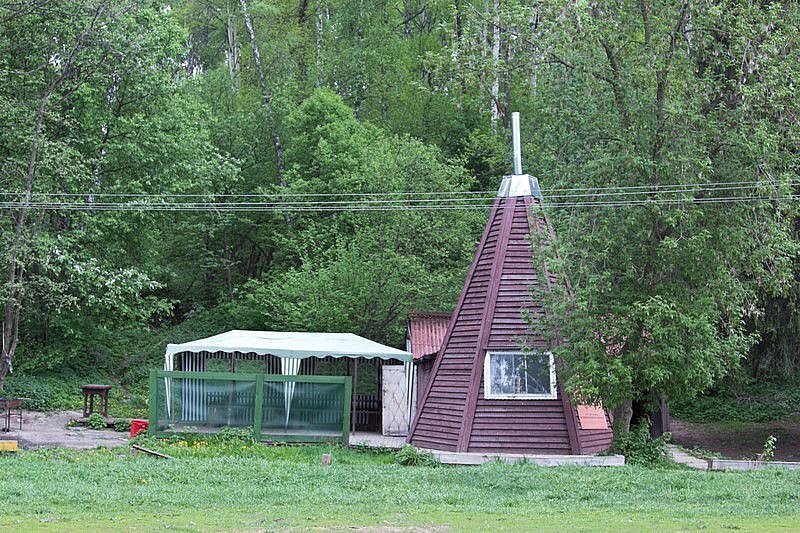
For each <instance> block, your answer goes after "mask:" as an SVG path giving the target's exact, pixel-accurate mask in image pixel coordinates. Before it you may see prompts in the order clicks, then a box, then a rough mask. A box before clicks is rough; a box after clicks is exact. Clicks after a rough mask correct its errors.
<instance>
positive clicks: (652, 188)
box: [0, 180, 800, 199]
mask: <svg viewBox="0 0 800 533" xmlns="http://www.w3.org/2000/svg"><path fill="white" fill-rule="evenodd" d="M793 183H800V180H798V181H795V180H790V181H780V180H756V181H754V180H748V181H731V182H705V183H702V182H697V183H674V184H664V185H620V186H604V187H572V188H552V189H542V190H543V192H544V193H545V195H546V196H548V197H551V198H553V197H568V196H569V197H572V196H592V195H597V196H600V195H614V194H638V193H642V194H644V193H657V192H679V191H678V190H683V189H687V188H692V190H696V189H695V188H701V189H706V190H724V189H733V188H734V186H743V187H741V188H747V187H748V186H751V187H759V186H768V185H776V184H777V185H781V184H793ZM587 191H593V192H587ZM608 191H614V192H608ZM619 191H623V192H619ZM629 191H632V192H629ZM557 192H577V193H585V194H582V195H581V194H575V195H557V194H553V193H557ZM494 194H495V191H406V192H391V191H386V192H361V193H290V192H276V193H242V194H235V193H203V194H197V193H193V194H190V193H185V194H184V193H104V192H91V191H87V192H82V193H60V192H42V193H36V192H35V193H32V196H34V197H64V198H86V197H89V196H93V197H98V198H102V197H108V198H159V199H160V198H303V197H313V198H337V197H342V198H353V197H392V196H404V197H415V196H450V197H459V196H465V197H476V196H478V195H484V196H490V197H493V195H494ZM0 196H24V192H20V191H17V192H8V191H6V192H0Z"/></svg>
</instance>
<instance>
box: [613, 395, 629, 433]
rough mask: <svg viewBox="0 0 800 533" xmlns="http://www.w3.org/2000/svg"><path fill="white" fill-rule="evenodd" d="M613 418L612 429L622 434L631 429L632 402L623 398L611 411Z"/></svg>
mask: <svg viewBox="0 0 800 533" xmlns="http://www.w3.org/2000/svg"><path fill="white" fill-rule="evenodd" d="M611 414H612V417H613V418H614V431H615V432H619V433H620V434H622V435H625V434H627V433H628V432H629V431H630V430H631V418H633V402H632V401H631V400H623V401H622V402H621V403H620V404H619V405H618V406H617V407H616V408H615V409H614V411H613V412H612V413H611Z"/></svg>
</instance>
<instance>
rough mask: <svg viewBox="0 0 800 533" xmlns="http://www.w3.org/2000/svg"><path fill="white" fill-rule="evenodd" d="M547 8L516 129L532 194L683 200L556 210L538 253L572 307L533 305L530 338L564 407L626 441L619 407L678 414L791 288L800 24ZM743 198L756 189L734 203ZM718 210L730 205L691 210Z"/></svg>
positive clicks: (708, 8)
mask: <svg viewBox="0 0 800 533" xmlns="http://www.w3.org/2000/svg"><path fill="white" fill-rule="evenodd" d="M547 7H548V9H547V10H546V11H545V12H544V13H543V15H542V18H543V20H545V21H547V24H546V27H545V28H544V29H543V30H542V31H543V34H542V37H541V40H540V42H539V43H538V46H539V47H540V49H541V55H542V57H544V58H545V60H544V61H543V62H542V66H541V69H540V71H539V76H538V85H537V90H536V94H535V99H534V100H533V101H534V102H535V106H534V109H533V110H532V115H533V117H534V118H533V120H532V122H533V123H535V124H536V125H537V127H536V128H535V129H529V131H530V132H531V137H532V139H533V141H532V143H531V144H532V145H533V147H532V149H531V150H529V152H532V153H533V154H534V160H535V161H536V166H537V168H542V169H547V171H546V172H547V174H546V175H545V176H544V177H543V178H544V179H543V182H544V184H545V187H547V186H549V185H551V184H552V185H553V186H559V185H563V186H568V187H572V188H575V187H608V186H646V187H647V188H648V189H647V190H652V187H653V186H658V185H667V184H682V187H679V188H680V189H681V190H682V192H681V194H679V195H678V197H679V198H681V199H682V200H683V201H682V202H681V203H680V204H679V205H670V204H667V203H659V201H658V200H659V199H662V200H663V199H664V194H663V193H648V194H647V195H642V194H640V195H639V196H633V197H631V196H628V199H630V198H643V199H645V200H650V202H649V203H647V204H646V205H641V206H636V207H627V208H612V207H607V208H577V209H572V210H558V211H553V212H552V213H550V216H551V218H552V219H553V220H554V221H555V225H556V228H557V229H558V230H559V237H558V239H556V240H554V241H552V242H546V240H540V241H539V242H537V243H536V246H535V249H538V250H543V257H542V262H543V264H545V265H546V266H547V268H549V269H551V270H557V271H559V272H563V273H565V274H566V275H568V277H569V278H570V279H571V280H572V282H573V283H574V297H573V296H572V295H571V294H570V292H571V291H568V290H567V289H566V288H564V287H561V288H557V289H556V290H555V291H553V292H552V293H549V294H541V295H538V296H540V297H542V298H544V299H546V301H547V303H548V305H547V309H548V312H547V314H546V315H545V316H543V317H534V319H533V321H532V322H533V325H534V326H533V327H534V329H536V330H537V331H539V332H541V333H542V334H547V335H549V336H550V338H551V339H552V340H553V341H554V343H556V344H558V347H556V348H555V350H556V351H557V353H558V354H559V355H560V357H561V359H562V360H563V361H564V362H565V363H566V365H565V368H564V369H563V370H562V372H563V374H564V375H567V376H568V382H569V384H570V388H571V389H572V390H573V392H574V393H575V394H577V395H578V396H579V397H583V398H584V399H586V400H595V401H596V400H602V401H603V402H605V404H606V405H609V406H611V407H614V408H616V409H615V420H616V422H617V423H618V424H619V426H620V428H621V429H622V431H627V429H628V425H629V422H630V417H631V404H632V403H633V402H645V403H646V402H653V401H654V400H655V399H657V398H658V397H659V396H661V395H666V396H679V397H682V398H687V397H691V396H692V395H695V394H697V393H699V392H701V391H703V390H704V389H706V388H707V387H709V386H710V385H711V384H713V383H714V382H715V381H717V380H718V379H719V378H720V377H721V376H723V375H725V374H726V373H727V372H729V371H730V370H731V369H733V368H736V367H737V366H738V365H739V363H740V361H741V360H742V358H743V357H744V356H745V355H746V354H747V351H748V349H749V348H750V347H751V345H752V344H753V342H754V341H755V336H754V335H752V334H750V333H749V332H748V330H747V329H746V325H747V322H746V320H747V319H748V317H752V316H753V315H754V314H756V313H757V312H758V307H757V304H758V295H759V293H761V292H768V293H776V292H780V291H784V290H786V288H787V287H788V286H789V284H790V282H791V279H792V258H793V257H795V256H796V253H797V245H796V242H795V241H794V240H793V239H792V238H791V234H790V230H791V223H792V220H793V217H794V215H795V214H794V207H793V206H792V205H791V203H790V202H789V203H787V202H786V201H782V200H780V198H781V197H785V196H786V194H787V193H788V194H790V193H791V192H792V190H793V189H792V184H793V183H794V182H795V181H796V180H797V173H796V165H795V164H794V163H793V162H792V160H793V155H792V154H793V152H794V148H793V146H792V144H793V143H792V141H791V139H796V138H797V133H798V131H797V124H796V121H793V119H792V116H793V111H791V110H792V109H796V108H797V107H796V106H797V102H796V97H795V96H794V95H789V94H787V93H786V92H785V91H783V90H781V89H780V87H782V86H783V83H784V80H785V79H788V78H793V76H792V75H791V74H790V73H796V72H797V68H798V67H797V65H798V62H797V52H796V43H797V39H798V37H799V36H800V35H799V34H798V31H797V26H796V25H795V24H793V23H792V22H790V21H792V20H797V16H798V13H797V9H796V6H791V5H789V4H778V3H769V4H766V5H759V6H755V5H751V6H742V5H740V4H738V3H735V2H726V3H724V4H710V3H701V4H690V3H677V4H660V3H650V2H629V3H623V4H613V3H602V2H601V3H596V4H591V5H589V4H587V5H575V6H570V7H569V8H567V9H563V6H560V5H556V4H552V5H547ZM786 76H788V78H786ZM743 181H744V182H747V183H757V185H754V186H748V187H747V188H737V187H736V186H735V185H736V184H737V183H740V182H743ZM703 184H712V185H713V184H730V185H728V188H726V189H722V190H724V191H725V192H724V193H722V194H720V193H714V192H710V191H709V190H708V186H706V187H703ZM545 194H547V191H546V190H545ZM715 196H716V197H720V196H722V197H732V198H733V199H734V200H738V201H737V202H729V203H713V204H709V203H699V202H701V201H703V199H704V198H705V199H708V198H709V197H711V198H713V197H715ZM671 197H672V198H675V197H676V196H675V195H674V194H673V195H672V196H671ZM753 197H756V198H761V197H772V198H775V199H774V200H773V201H770V202H763V201H756V200H753V201H748V200H749V199H750V198H753ZM590 198H591V197H590ZM593 199H595V200H601V199H603V197H602V196H596V197H594V198H593ZM605 199H606V200H608V198H607V197H606V198H605ZM611 199H615V200H619V199H623V200H624V199H625V197H624V196H616V197H611ZM698 200H699V201H698ZM551 201H553V202H558V201H559V200H558V199H556V198H551ZM623 203H624V202H623ZM562 339H564V340H565V341H566V342H565V343H563V344H561V343H560V342H558V341H560V340H562Z"/></svg>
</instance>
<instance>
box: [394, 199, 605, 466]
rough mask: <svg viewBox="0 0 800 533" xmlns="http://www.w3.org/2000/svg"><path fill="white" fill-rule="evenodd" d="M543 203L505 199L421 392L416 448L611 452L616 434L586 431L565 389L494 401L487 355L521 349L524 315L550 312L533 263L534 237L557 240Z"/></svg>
mask: <svg viewBox="0 0 800 533" xmlns="http://www.w3.org/2000/svg"><path fill="white" fill-rule="evenodd" d="M537 203H538V200H537V199H534V198H532V197H520V198H514V197H512V198H498V199H497V200H496V201H495V204H494V207H493V209H492V212H491V214H490V215H489V220H488V222H487V224H486V229H485V230H484V233H483V236H482V238H481V242H480V244H479V245H478V250H477V253H476V255H475V259H474V260H473V264H472V267H471V269H470V272H469V275H468V277H467V280H466V281H465V283H464V287H463V289H462V292H461V296H460V298H459V302H458V304H457V306H456V310H455V312H454V313H453V316H452V318H451V320H450V323H449V325H448V329H447V333H446V335H445V338H444V341H443V343H442V348H441V350H440V352H439V356H438V357H437V359H436V361H435V363H434V366H433V369H432V370H431V376H430V379H429V380H428V383H427V386H426V388H425V390H424V391H423V392H422V393H421V396H420V398H419V405H418V415H417V417H416V419H415V420H414V423H413V424H412V428H411V431H410V434H409V439H408V440H409V442H411V443H412V444H414V445H416V446H421V447H426V448H433V449H439V450H447V451H470V452H486V453H497V452H511V453H514V452H516V453H552V454H569V453H596V452H598V451H602V450H604V449H606V448H608V446H609V444H610V442H611V439H610V431H601V430H582V429H580V427H579V426H578V425H577V416H576V413H575V410H574V406H573V405H572V403H571V402H570V401H569V398H568V397H566V396H565V395H564V394H563V392H562V391H561V390H560V387H559V397H558V398H557V399H554V400H498V399H492V400H489V399H486V398H485V396H484V392H483V379H484V376H483V363H484V358H485V355H486V351H487V350H516V349H519V347H520V346H521V344H522V343H523V341H524V342H526V343H528V344H529V345H533V346H537V345H538V346H545V341H544V339H541V338H534V337H531V336H530V335H529V332H528V330H529V327H528V324H527V322H526V320H525V318H524V317H523V311H527V312H530V313H532V314H533V315H534V316H535V315H536V314H542V313H543V312H544V310H543V309H542V306H541V304H540V303H539V302H534V301H532V299H531V294H530V288H531V287H533V286H540V287H541V286H542V285H545V286H550V285H552V284H553V283H556V282H557V278H556V276H555V275H552V274H551V273H549V272H546V271H544V272H543V274H544V276H543V277H544V278H545V279H539V278H540V276H539V273H538V272H537V269H535V268H534V266H533V263H532V259H533V256H532V252H531V249H530V245H531V244H530V235H531V234H532V233H535V234H536V236H537V238H538V239H541V240H544V241H545V242H546V241H547V240H549V239H550V238H551V236H552V229H551V228H550V225H549V224H548V222H547V220H546V218H545V217H544V215H543V213H542V212H541V211H535V212H534V214H533V215H532V214H531V208H535V207H536V205H535V204H537Z"/></svg>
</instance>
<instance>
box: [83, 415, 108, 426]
mask: <svg viewBox="0 0 800 533" xmlns="http://www.w3.org/2000/svg"><path fill="white" fill-rule="evenodd" d="M86 427H88V428H89V429H106V419H105V418H103V415H101V414H100V413H92V414H91V415H89V418H87V419H86Z"/></svg>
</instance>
